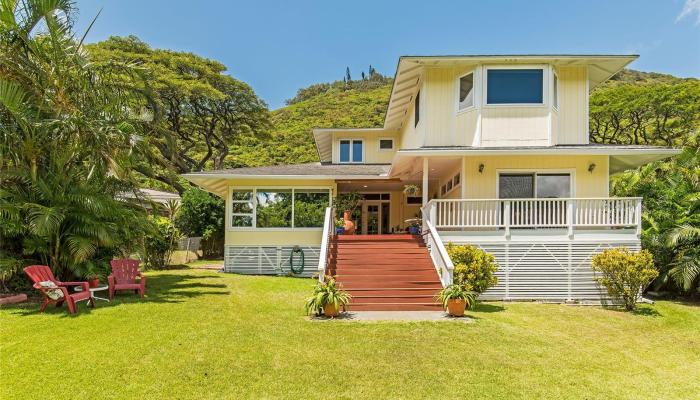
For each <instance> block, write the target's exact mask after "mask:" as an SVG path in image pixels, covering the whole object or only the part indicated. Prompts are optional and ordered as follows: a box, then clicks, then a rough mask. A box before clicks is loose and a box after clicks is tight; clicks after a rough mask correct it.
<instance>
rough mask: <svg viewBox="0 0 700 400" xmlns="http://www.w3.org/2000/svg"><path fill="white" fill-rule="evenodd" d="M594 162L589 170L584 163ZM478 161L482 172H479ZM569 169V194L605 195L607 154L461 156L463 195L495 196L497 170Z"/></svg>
mask: <svg viewBox="0 0 700 400" xmlns="http://www.w3.org/2000/svg"><path fill="white" fill-rule="evenodd" d="M591 163H594V164H595V165H596V167H595V169H594V170H593V172H592V173H591V172H588V166H589V165H590V164H591ZM479 164H484V171H483V172H482V173H479ZM547 169H551V170H561V171H564V170H569V169H571V170H573V172H574V193H572V196H573V197H607V196H608V156H571V155H569V156H484V157H476V156H474V157H466V158H465V171H464V177H463V178H465V180H464V182H463V184H466V185H467V187H466V192H467V195H466V198H469V199H493V198H496V185H497V172H498V170H523V171H539V170H547Z"/></svg>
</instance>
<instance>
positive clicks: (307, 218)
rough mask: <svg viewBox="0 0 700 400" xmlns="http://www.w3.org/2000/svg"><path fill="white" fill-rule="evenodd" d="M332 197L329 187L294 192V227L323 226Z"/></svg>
mask: <svg viewBox="0 0 700 400" xmlns="http://www.w3.org/2000/svg"><path fill="white" fill-rule="evenodd" d="M329 202H330V197H329V195H328V190H327V189H322V190H304V191H303V192H300V191H298V190H296V191H295V192H294V227H295V228H310V227H323V222H324V221H323V218H324V217H325V215H326V207H328V205H329Z"/></svg>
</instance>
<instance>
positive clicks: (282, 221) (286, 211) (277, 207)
mask: <svg viewBox="0 0 700 400" xmlns="http://www.w3.org/2000/svg"><path fill="white" fill-rule="evenodd" d="M257 199H258V207H257V214H256V215H257V223H256V226H257V227H258V228H291V227H292V191H291V189H258V192H257Z"/></svg>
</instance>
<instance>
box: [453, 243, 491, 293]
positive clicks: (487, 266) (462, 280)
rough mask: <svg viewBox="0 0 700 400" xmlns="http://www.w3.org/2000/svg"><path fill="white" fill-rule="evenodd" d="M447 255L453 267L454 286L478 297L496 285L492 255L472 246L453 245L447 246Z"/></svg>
mask: <svg viewBox="0 0 700 400" xmlns="http://www.w3.org/2000/svg"><path fill="white" fill-rule="evenodd" d="M447 254H448V255H449V256H450V259H451V260H452V263H453V264H454V266H455V269H454V279H453V281H454V284H455V285H457V286H464V288H465V290H468V291H473V292H475V293H476V295H477V296H478V295H480V294H481V293H484V292H485V291H486V289H488V288H490V287H491V286H494V285H496V284H497V283H498V278H497V277H496V276H495V275H494V273H495V272H496V271H497V270H498V264H497V263H496V259H495V258H494V257H493V255H492V254H489V253H487V252H485V251H484V250H482V249H480V248H478V247H475V246H472V245H455V244H454V243H448V244H447Z"/></svg>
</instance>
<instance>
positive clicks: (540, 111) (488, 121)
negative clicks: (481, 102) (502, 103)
mask: <svg viewBox="0 0 700 400" xmlns="http://www.w3.org/2000/svg"><path fill="white" fill-rule="evenodd" d="M548 112H549V109H548V107H484V109H483V110H482V121H481V145H482V146H483V147H496V146H547V145H548V143H549V136H548V135H549V130H548V122H547V121H548V120H547V114H548Z"/></svg>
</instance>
